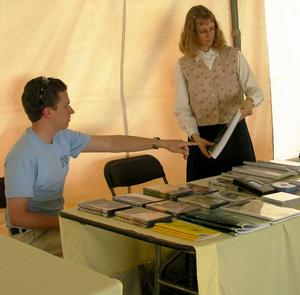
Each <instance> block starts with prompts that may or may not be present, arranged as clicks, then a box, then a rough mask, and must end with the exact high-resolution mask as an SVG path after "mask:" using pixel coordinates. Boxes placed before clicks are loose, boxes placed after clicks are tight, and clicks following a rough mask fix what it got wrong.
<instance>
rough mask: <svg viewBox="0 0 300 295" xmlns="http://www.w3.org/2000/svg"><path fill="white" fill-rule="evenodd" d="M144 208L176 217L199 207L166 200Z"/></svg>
mask: <svg viewBox="0 0 300 295" xmlns="http://www.w3.org/2000/svg"><path fill="white" fill-rule="evenodd" d="M146 208H148V209H152V210H156V211H160V212H165V213H169V214H172V215H174V216H178V215H180V214H182V213H185V212H189V211H192V210H196V209H198V208H199V206H195V205H189V204H184V203H180V202H174V201H171V200H166V201H162V202H157V203H151V204H147V205H146Z"/></svg>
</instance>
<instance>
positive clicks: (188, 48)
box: [179, 5, 227, 57]
mask: <svg viewBox="0 0 300 295" xmlns="http://www.w3.org/2000/svg"><path fill="white" fill-rule="evenodd" d="M199 19H201V20H211V21H212V22H214V23H215V30H216V34H215V39H214V42H213V45H212V47H213V48H215V49H222V48H224V47H225V46H226V45H227V43H226V41H225V38H224V34H223V32H222V30H221V29H220V27H219V25H218V22H217V20H216V17H215V16H214V14H213V13H212V12H211V11H210V10H209V9H207V8H206V7H205V6H203V5H198V6H193V7H192V8H191V9H190V10H189V11H188V13H187V15H186V17H185V23H184V29H183V32H182V33H181V39H180V43H179V49H180V51H181V52H182V53H183V54H185V55H188V56H190V57H195V56H196V54H197V51H198V48H199V45H198V38H197V34H196V20H199Z"/></svg>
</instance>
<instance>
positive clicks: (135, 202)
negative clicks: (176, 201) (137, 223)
mask: <svg viewBox="0 0 300 295" xmlns="http://www.w3.org/2000/svg"><path fill="white" fill-rule="evenodd" d="M112 198H113V200H115V201H118V202H121V203H125V204H129V205H131V206H135V207H144V206H145V205H146V204H150V203H154V202H161V198H157V197H151V196H146V195H142V194H136V193H132V194H126V195H120V196H113V197H112Z"/></svg>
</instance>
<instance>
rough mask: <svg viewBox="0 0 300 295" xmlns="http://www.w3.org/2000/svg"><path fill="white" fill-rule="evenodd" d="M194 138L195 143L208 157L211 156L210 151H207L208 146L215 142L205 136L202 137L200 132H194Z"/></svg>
mask: <svg viewBox="0 0 300 295" xmlns="http://www.w3.org/2000/svg"><path fill="white" fill-rule="evenodd" d="M192 139H193V140H194V145H195V144H196V145H198V146H199V149H200V151H201V153H202V154H203V155H204V156H205V157H206V158H208V159H210V158H211V155H210V153H209V152H208V151H207V148H208V147H210V146H213V145H214V143H213V142H210V141H208V140H206V139H204V138H201V137H200V135H199V134H193V135H192Z"/></svg>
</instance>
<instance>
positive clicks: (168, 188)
mask: <svg viewBox="0 0 300 295" xmlns="http://www.w3.org/2000/svg"><path fill="white" fill-rule="evenodd" d="M143 193H144V194H145V195H149V196H154V197H159V198H164V199H170V200H175V201H176V200H177V198H178V197H184V196H188V195H191V194H192V193H193V190H192V189H191V188H188V187H187V186H186V185H173V184H162V185H155V186H146V187H144V189H143Z"/></svg>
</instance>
